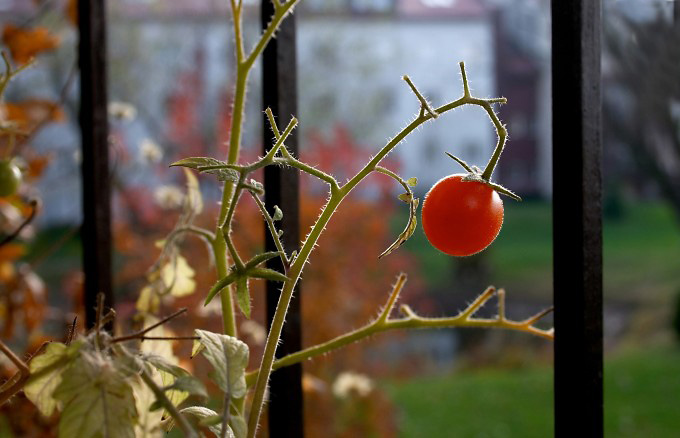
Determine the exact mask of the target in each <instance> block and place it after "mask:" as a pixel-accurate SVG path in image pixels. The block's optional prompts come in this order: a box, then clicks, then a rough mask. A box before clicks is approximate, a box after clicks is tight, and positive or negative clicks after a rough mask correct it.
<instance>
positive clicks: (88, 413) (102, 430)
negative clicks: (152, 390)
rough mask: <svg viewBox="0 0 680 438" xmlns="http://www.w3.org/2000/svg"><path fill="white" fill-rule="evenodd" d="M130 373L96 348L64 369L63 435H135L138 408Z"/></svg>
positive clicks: (59, 392) (112, 437)
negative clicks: (95, 350)
mask: <svg viewBox="0 0 680 438" xmlns="http://www.w3.org/2000/svg"><path fill="white" fill-rule="evenodd" d="M129 377H130V376H129V373H127V372H125V370H123V369H121V367H119V366H117V364H116V362H114V361H112V360H111V359H110V358H108V357H105V356H103V355H102V354H101V353H97V352H92V353H89V352H82V353H81V354H80V356H79V357H78V359H76V360H75V361H73V362H72V364H71V366H70V367H69V368H68V369H67V370H65V371H64V373H62V381H61V383H60V384H59V386H58V387H57V388H56V389H55V391H54V397H55V398H56V399H57V400H58V401H60V402H61V403H62V406H63V410H62V413H61V419H60V421H59V436H61V437H78V438H90V437H93V438H94V437H97V438H99V437H107V438H134V436H135V433H134V425H135V423H136V421H137V409H136V408H135V399H134V396H133V393H132V386H131V385H130V382H129Z"/></svg>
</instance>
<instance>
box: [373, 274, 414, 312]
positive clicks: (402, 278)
mask: <svg viewBox="0 0 680 438" xmlns="http://www.w3.org/2000/svg"><path fill="white" fill-rule="evenodd" d="M407 278H408V277H407V276H406V274H404V273H403V272H402V273H401V274H399V277H397V282H396V283H395V284H394V286H393V287H392V292H391V293H390V297H389V298H388V299H387V304H385V307H384V308H383V310H382V312H380V316H379V317H378V321H381V322H384V321H387V319H388V318H389V316H390V313H391V312H392V309H393V308H394V303H396V302H397V298H399V294H400V293H401V290H402V289H403V288H404V285H405V284H406V280H407Z"/></svg>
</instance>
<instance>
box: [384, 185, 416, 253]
mask: <svg viewBox="0 0 680 438" xmlns="http://www.w3.org/2000/svg"><path fill="white" fill-rule="evenodd" d="M418 202H419V199H418V198H413V199H412V200H411V202H410V203H409V211H408V223H407V224H406V228H404V231H402V233H401V234H400V235H399V237H397V240H395V241H394V243H392V245H390V246H389V248H387V249H386V250H385V251H383V253H382V254H380V255H379V256H378V258H382V257H385V256H386V255H388V254H390V253H392V252H393V251H394V250H396V249H397V248H399V247H400V246H401V245H403V244H404V242H406V241H407V240H408V239H409V238H410V237H411V236H413V233H415V231H416V226H417V225H418V220H417V219H416V212H417V210H418Z"/></svg>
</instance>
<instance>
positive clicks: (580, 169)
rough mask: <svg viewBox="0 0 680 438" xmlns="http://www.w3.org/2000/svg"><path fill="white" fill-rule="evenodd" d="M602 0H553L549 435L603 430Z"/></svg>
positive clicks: (592, 433) (593, 434) (580, 434)
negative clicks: (552, 374) (552, 363)
mask: <svg viewBox="0 0 680 438" xmlns="http://www.w3.org/2000/svg"><path fill="white" fill-rule="evenodd" d="M600 32H601V0H579V1H565V0H553V1H552V38H553V40H552V90H553V92H552V94H553V251H554V303H555V382H554V385H555V436H556V437H557V438H562V437H565V438H566V437H570V438H571V437H583V438H591V437H602V435H603V388H602V363H603V359H602V219H601V190H602V189H601V168H600V166H601V163H600V160H601V149H602V148H601V134H600V132H601V130H600V125H601V117H600V116H601V97H600Z"/></svg>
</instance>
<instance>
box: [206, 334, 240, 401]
mask: <svg viewBox="0 0 680 438" xmlns="http://www.w3.org/2000/svg"><path fill="white" fill-rule="evenodd" d="M196 336H198V337H199V338H200V341H199V342H200V343H201V344H203V345H204V346H205V349H204V350H203V355H204V356H205V358H206V359H208V362H210V364H211V365H212V366H213V368H215V373H214V374H213V378H214V380H215V382H216V383H217V385H218V386H219V387H220V389H221V390H222V391H224V392H228V393H229V394H230V395H231V397H232V398H235V399H236V398H241V397H243V396H245V395H246V390H247V386H246V366H247V365H248V354H249V352H248V346H247V345H246V344H245V343H243V342H241V341H239V340H238V339H236V338H235V337H233V336H227V335H220V334H217V333H212V332H209V331H205V330H196Z"/></svg>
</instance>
